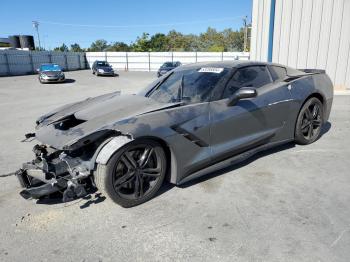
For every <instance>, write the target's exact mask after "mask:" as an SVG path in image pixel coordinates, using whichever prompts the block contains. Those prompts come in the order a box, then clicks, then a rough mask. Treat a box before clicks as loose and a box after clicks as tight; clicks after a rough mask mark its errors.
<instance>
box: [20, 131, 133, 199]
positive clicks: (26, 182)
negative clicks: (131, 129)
mask: <svg viewBox="0 0 350 262" xmlns="http://www.w3.org/2000/svg"><path fill="white" fill-rule="evenodd" d="M94 139H95V140H94ZM85 141H89V143H86V142H85ZM131 141H133V137H132V136H131V135H130V134H123V133H121V132H119V131H114V130H106V131H105V132H104V135H101V133H100V134H97V135H96V134H92V135H90V136H89V137H85V138H83V139H81V141H76V143H74V145H69V146H67V147H65V148H64V149H55V148H52V147H50V146H48V145H35V146H34V148H33V152H34V154H35V159H34V160H32V161H30V162H27V163H24V164H23V165H22V168H21V169H20V170H18V171H17V172H16V175H17V177H18V179H19V182H20V185H21V186H22V187H24V188H25V189H24V190H22V191H21V192H20V195H21V196H23V197H24V198H26V199H30V198H32V199H39V198H41V197H43V196H47V195H50V194H52V193H55V192H61V193H62V201H63V202H67V201H70V200H73V199H74V198H77V197H78V198H79V197H83V196H85V195H86V194H87V190H88V189H91V188H95V183H94V180H93V177H92V174H93V171H94V170H95V167H96V164H106V163H107V162H108V160H109V159H110V157H111V156H112V155H113V154H114V153H115V152H116V151H117V150H118V149H119V148H121V147H122V146H124V145H125V144H127V143H129V142H131Z"/></svg>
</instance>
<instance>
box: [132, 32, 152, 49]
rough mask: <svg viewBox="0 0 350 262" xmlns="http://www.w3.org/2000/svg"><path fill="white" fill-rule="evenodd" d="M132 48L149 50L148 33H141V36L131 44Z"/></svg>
mask: <svg viewBox="0 0 350 262" xmlns="http://www.w3.org/2000/svg"><path fill="white" fill-rule="evenodd" d="M132 50H133V51H135V52H145V51H150V45H149V34H148V33H142V36H141V37H137V39H136V42H135V43H134V44H133V45H132Z"/></svg>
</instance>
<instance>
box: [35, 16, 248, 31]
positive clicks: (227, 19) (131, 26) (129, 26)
mask: <svg viewBox="0 0 350 262" xmlns="http://www.w3.org/2000/svg"><path fill="white" fill-rule="evenodd" d="M241 18H242V17H241V16H237V17H226V18H217V19H207V20H197V21H187V22H174V23H166V24H142V25H96V24H71V23H61V22H54V21H40V23H41V24H50V25H60V26H75V27H95V28H119V29H127V28H138V27H162V26H176V25H189V24H201V23H208V22H225V21H232V20H237V19H241Z"/></svg>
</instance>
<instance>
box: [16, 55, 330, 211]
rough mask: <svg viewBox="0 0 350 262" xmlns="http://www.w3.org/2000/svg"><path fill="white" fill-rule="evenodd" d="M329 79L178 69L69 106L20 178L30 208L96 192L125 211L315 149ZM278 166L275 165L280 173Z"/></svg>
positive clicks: (238, 66)
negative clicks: (280, 148) (135, 89)
mask: <svg viewBox="0 0 350 262" xmlns="http://www.w3.org/2000/svg"><path fill="white" fill-rule="evenodd" d="M332 100H333V86H332V83H331V81H330V79H329V77H328V76H327V75H326V74H325V72H324V71H322V70H315V69H305V70H295V69H292V68H289V67H285V66H282V65H279V64H271V63H261V62H251V61H234V62H216V63H197V64H191V65H186V66H180V67H178V68H176V69H175V70H173V72H171V73H170V74H167V75H165V76H163V77H161V78H159V79H157V80H156V81H155V82H153V83H152V84H150V85H149V86H148V87H147V88H145V89H144V90H143V91H141V92H140V93H139V94H137V95H122V96H120V95H119V94H118V93H111V94H105V95H102V96H99V97H95V98H88V99H86V100H84V101H81V102H78V103H74V104H69V105H66V106H64V107H61V108H58V109H57V110H54V111H53V112H50V113H48V114H46V115H44V116H42V117H40V118H39V119H38V120H37V121H36V131H35V133H31V134H27V135H26V138H27V139H30V138H31V137H32V139H34V138H36V139H37V140H38V141H40V144H38V145H36V146H35V147H34V149H33V151H34V153H35V159H34V160H33V161H31V162H28V163H25V164H23V167H22V168H21V169H20V170H19V171H18V172H17V176H18V178H19V180H20V183H21V185H22V186H23V187H25V188H26V189H24V190H23V191H22V192H21V195H22V196H23V197H25V198H40V197H42V196H45V195H49V194H51V193H54V192H57V191H59V192H63V201H69V200H71V199H74V198H75V197H80V196H84V195H85V194H86V188H87V187H97V188H98V190H100V191H101V192H102V193H103V194H104V195H107V196H108V197H110V198H111V199H112V200H113V201H114V202H116V203H118V204H119V205H121V206H123V207H131V206H135V205H138V204H141V203H143V202H145V201H147V200H149V199H150V198H152V197H153V196H155V194H157V191H158V190H159V188H160V187H161V186H162V184H163V182H164V181H169V182H170V183H173V184H176V185H180V184H182V183H185V182H187V181H189V180H191V179H194V178H197V177H199V176H201V175H204V174H207V173H210V172H212V171H214V170H218V169H221V168H223V167H226V166H228V165H232V164H235V163H238V162H240V161H242V160H244V159H246V158H248V157H250V156H252V155H254V154H255V153H257V152H259V151H262V150H266V149H268V148H271V147H274V146H277V145H280V144H283V143H287V142H291V141H295V142H296V143H298V144H303V145H306V144H310V143H312V142H314V141H315V140H317V139H318V138H319V137H320V135H321V127H322V124H323V123H325V122H326V121H327V119H328V117H329V114H330V111H331V106H332ZM276 164H278V163H276Z"/></svg>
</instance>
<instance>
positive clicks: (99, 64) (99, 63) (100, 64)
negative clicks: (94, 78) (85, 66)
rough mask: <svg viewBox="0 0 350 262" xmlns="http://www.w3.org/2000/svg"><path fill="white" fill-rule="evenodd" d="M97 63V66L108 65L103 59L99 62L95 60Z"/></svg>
mask: <svg viewBox="0 0 350 262" xmlns="http://www.w3.org/2000/svg"><path fill="white" fill-rule="evenodd" d="M97 65H98V66H110V65H109V64H108V63H107V62H105V61H100V62H97Z"/></svg>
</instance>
